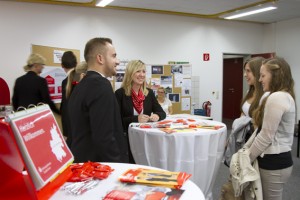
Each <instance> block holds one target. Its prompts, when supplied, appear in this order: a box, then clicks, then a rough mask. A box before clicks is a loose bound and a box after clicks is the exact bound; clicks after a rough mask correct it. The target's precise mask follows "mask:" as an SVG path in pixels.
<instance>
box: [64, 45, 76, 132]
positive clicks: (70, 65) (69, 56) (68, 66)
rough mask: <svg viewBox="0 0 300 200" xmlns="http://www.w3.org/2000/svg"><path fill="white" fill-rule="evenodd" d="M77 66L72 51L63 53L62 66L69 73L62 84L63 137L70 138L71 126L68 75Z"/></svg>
mask: <svg viewBox="0 0 300 200" xmlns="http://www.w3.org/2000/svg"><path fill="white" fill-rule="evenodd" d="M76 65H77V59H76V56H75V54H74V53H73V52H72V51H66V52H64V53H63V55H62V57H61V66H62V68H63V69H64V71H65V72H66V73H67V77H66V78H65V79H64V80H63V81H62V83H61V88H62V89H61V90H62V98H61V104H60V112H61V124H62V129H63V135H64V136H65V137H68V136H69V132H68V126H69V123H70V122H69V121H68V120H69V118H68V109H67V108H68V100H67V98H66V86H67V82H68V74H69V71H71V70H72V69H74V68H75V67H76Z"/></svg>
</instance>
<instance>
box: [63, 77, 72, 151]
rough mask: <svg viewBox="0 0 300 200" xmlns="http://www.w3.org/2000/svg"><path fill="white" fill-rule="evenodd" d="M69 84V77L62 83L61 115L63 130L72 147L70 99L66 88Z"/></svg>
mask: <svg viewBox="0 0 300 200" xmlns="http://www.w3.org/2000/svg"><path fill="white" fill-rule="evenodd" d="M67 83H68V77H67V78H65V79H64V80H63V81H62V83H61V88H62V90H61V91H62V97H61V104H60V113H61V124H62V129H63V134H64V136H66V137H67V144H68V146H69V147H70V144H71V141H72V140H71V134H69V130H70V120H69V113H68V101H69V100H68V99H67V98H66V87H67Z"/></svg>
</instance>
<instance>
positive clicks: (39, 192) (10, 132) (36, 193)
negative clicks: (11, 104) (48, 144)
mask: <svg viewBox="0 0 300 200" xmlns="http://www.w3.org/2000/svg"><path fill="white" fill-rule="evenodd" d="M47 107H48V106H47ZM48 108H49V107H48ZM51 114H52V113H51ZM23 117H24V116H23ZM52 117H53V114H52ZM25 119H26V116H25ZM14 131H15V130H14V128H13V127H12V126H11V123H10V124H9V123H7V122H5V121H4V120H3V119H2V120H1V119H0V171H1V176H2V177H1V187H0V197H1V199H10V200H11V199H12V200H14V199H22V200H27V199H28V200H29V199H38V200H40V199H49V198H50V197H51V196H52V194H54V193H55V191H57V190H58V189H59V188H60V187H61V186H62V185H63V184H64V183H65V182H66V181H67V180H68V179H69V177H70V176H71V175H72V172H71V170H70V168H69V166H70V164H71V163H68V165H67V167H66V168H65V169H64V170H60V171H59V173H56V174H55V175H54V176H55V177H54V178H52V179H51V180H50V181H47V182H45V184H44V185H43V186H42V187H40V188H39V189H37V187H36V185H35V184H34V178H35V177H32V174H31V175H30V173H28V174H27V171H28V164H26V162H25V159H27V160H28V159H29V160H31V158H30V157H29V158H28V157H27V158H24V156H22V155H24V152H22V151H24V150H22V148H20V144H19V143H18V141H17V139H16V136H15V135H16V133H14ZM45 159H48V158H45ZM72 161H73V156H72Z"/></svg>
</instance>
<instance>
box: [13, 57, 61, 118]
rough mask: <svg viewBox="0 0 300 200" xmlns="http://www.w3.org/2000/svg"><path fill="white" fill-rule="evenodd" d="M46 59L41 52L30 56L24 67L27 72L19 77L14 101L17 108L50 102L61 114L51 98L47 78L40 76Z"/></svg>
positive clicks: (57, 112)
mask: <svg viewBox="0 0 300 200" xmlns="http://www.w3.org/2000/svg"><path fill="white" fill-rule="evenodd" d="M45 64H46V59H45V58H44V57H43V56H41V55H40V54H36V53H33V54H31V55H30V56H29V57H28V60H27V64H26V65H25V66H24V67H23V68H24V71H25V72H26V74H24V75H23V76H21V77H19V78H17V80H16V82H15V86H14V92H13V97H12V103H13V107H14V109H15V110H17V109H18V107H25V108H27V107H28V106H29V105H30V104H33V105H37V104H38V103H45V104H48V105H49V106H50V108H51V110H52V111H53V112H55V113H56V114H60V111H59V110H58V109H57V108H56V106H55V104H54V103H53V101H52V100H51V98H50V94H49V89H48V84H47V81H46V79H44V78H42V77H40V74H41V73H42V70H43V69H44V65H45Z"/></svg>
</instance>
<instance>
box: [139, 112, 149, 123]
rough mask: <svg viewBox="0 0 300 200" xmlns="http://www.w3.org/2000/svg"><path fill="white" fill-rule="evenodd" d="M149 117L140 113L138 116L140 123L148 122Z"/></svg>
mask: <svg viewBox="0 0 300 200" xmlns="http://www.w3.org/2000/svg"><path fill="white" fill-rule="evenodd" d="M149 119H150V117H149V116H148V115H144V114H140V115H139V116H138V120H139V123H146V122H148V121H149Z"/></svg>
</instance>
